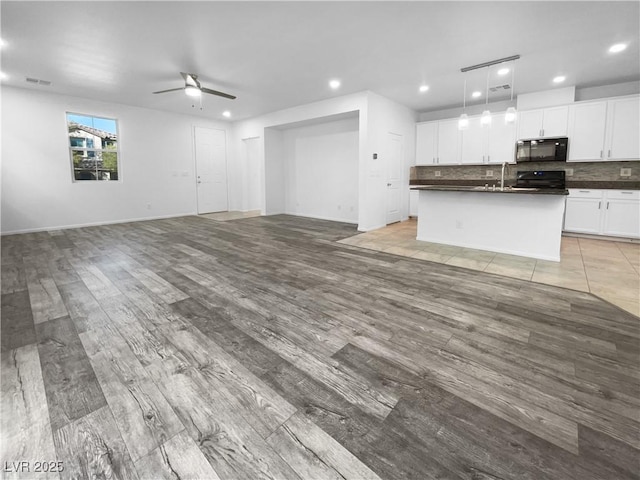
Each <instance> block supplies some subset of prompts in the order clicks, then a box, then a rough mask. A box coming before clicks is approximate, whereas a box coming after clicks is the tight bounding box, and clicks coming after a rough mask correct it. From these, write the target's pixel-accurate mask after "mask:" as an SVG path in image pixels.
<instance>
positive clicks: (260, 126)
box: [229, 92, 367, 213]
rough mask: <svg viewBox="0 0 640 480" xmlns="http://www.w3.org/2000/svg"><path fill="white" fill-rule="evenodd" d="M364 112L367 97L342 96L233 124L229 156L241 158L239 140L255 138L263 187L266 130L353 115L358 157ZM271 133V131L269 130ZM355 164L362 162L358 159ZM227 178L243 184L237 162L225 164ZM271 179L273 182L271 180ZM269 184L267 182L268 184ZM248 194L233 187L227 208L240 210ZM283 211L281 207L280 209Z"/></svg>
mask: <svg viewBox="0 0 640 480" xmlns="http://www.w3.org/2000/svg"><path fill="white" fill-rule="evenodd" d="M366 109H367V94H366V92H361V93H357V94H353V95H344V96H340V97H336V98H332V99H329V100H323V101H321V102H315V103H311V104H306V105H300V106H297V107H292V108H288V109H285V110H280V111H277V112H273V113H270V114H267V115H262V116H260V117H256V118H252V119H250V120H245V121H241V122H237V123H235V124H234V128H233V131H232V136H233V139H234V140H233V141H231V142H230V143H229V148H230V155H232V156H235V157H236V158H241V157H242V155H244V148H245V147H244V144H243V139H247V138H255V137H259V138H260V139H261V140H260V146H261V147H260V148H259V149H258V150H259V152H258V155H259V157H260V164H261V166H262V171H261V184H262V185H265V186H266V183H267V177H266V175H267V172H266V171H265V167H266V165H265V160H266V155H265V154H266V151H265V145H266V143H267V142H268V141H267V139H266V138H265V131H266V129H269V128H270V127H278V128H283V126H286V125H289V126H291V125H292V124H295V123H298V122H304V121H308V120H312V119H318V118H323V117H331V116H334V115H340V114H344V113H348V112H356V114H359V116H360V132H359V138H358V143H359V145H358V149H359V152H360V153H359V156H360V157H362V155H363V153H362V152H363V151H364V142H366V121H365V122H364V126H363V121H362V120H363V118H364V119H366ZM272 130H275V129H272ZM271 143H272V144H273V143H274V137H272V138H271ZM359 161H360V162H361V161H363V159H362V158H360V159H359ZM229 175H230V179H231V182H232V183H233V185H243V184H244V175H245V172H244V171H243V166H242V163H241V162H230V163H229ZM271 180H273V179H271ZM270 183H271V182H270ZM248 195H249V192H248V190H247V188H243V187H242V186H240V187H238V188H234V189H233V191H230V192H229V202H230V207H229V208H230V209H232V210H241V209H243V205H244V204H246V203H247V197H248ZM266 198H267V193H266V192H263V202H262V205H261V210H262V212H263V213H265V212H266V210H265V207H266ZM283 208H284V207H283Z"/></svg>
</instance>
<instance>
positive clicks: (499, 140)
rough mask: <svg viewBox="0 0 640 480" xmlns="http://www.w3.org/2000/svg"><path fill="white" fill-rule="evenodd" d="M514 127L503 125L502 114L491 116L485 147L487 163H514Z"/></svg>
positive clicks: (512, 125)
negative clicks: (487, 141) (491, 120)
mask: <svg viewBox="0 0 640 480" xmlns="http://www.w3.org/2000/svg"><path fill="white" fill-rule="evenodd" d="M515 149H516V126H515V125H514V124H513V123H511V124H509V125H507V124H505V121H504V113H500V114H497V115H494V116H493V122H492V124H491V130H489V145H488V147H487V163H503V162H514V161H515Z"/></svg>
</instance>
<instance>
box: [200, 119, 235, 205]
mask: <svg viewBox="0 0 640 480" xmlns="http://www.w3.org/2000/svg"><path fill="white" fill-rule="evenodd" d="M194 141H195V151H196V181H197V183H196V187H197V190H198V213H199V214H202V213H212V212H226V211H227V210H228V209H229V200H228V198H227V154H226V142H225V132H224V130H216V129H213V128H204V127H195V128H194Z"/></svg>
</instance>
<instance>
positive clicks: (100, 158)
mask: <svg viewBox="0 0 640 480" xmlns="http://www.w3.org/2000/svg"><path fill="white" fill-rule="evenodd" d="M67 130H68V132H69V152H70V154H71V162H72V165H73V178H74V180H118V123H117V120H115V119H112V118H100V117H92V116H89V115H81V114H77V113H67Z"/></svg>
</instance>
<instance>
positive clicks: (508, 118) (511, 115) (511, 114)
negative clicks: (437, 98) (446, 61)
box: [458, 55, 520, 130]
mask: <svg viewBox="0 0 640 480" xmlns="http://www.w3.org/2000/svg"><path fill="white" fill-rule="evenodd" d="M519 58H520V55H512V56H510V57H505V58H499V59H497V60H491V61H490V62H484V63H479V64H477V65H471V66H470V67H464V68H461V69H460V71H461V72H462V73H466V72H468V71H470V70H477V69H479V68H487V99H486V102H487V104H488V103H489V72H488V69H489V67H491V66H492V65H498V64H499V63H504V62H513V68H512V69H511V101H512V102H513V90H514V88H513V85H514V78H515V76H514V75H515V61H516V60H518V59H519ZM464 87H465V97H466V94H467V93H466V90H467V82H466V80H465V84H464ZM464 109H465V104H464V102H463V104H462V112H463V113H462V115H460V120H458V128H459V129H460V130H465V129H466V128H467V127H468V126H469V119H468V118H467V115H466V114H465V113H464ZM516 116H517V112H516V109H515V108H514V107H509V108H507V111H506V112H505V116H504V121H505V123H506V124H511V123H515V122H516ZM480 121H481V123H482V125H484V126H489V125H490V124H491V112H490V111H489V109H488V108H487V109H486V110H485V111H484V112H482V117H481V118H480Z"/></svg>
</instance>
